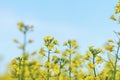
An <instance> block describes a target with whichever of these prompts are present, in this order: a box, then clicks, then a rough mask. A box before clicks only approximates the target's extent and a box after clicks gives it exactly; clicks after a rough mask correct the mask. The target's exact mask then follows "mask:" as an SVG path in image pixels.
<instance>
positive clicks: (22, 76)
mask: <svg viewBox="0 0 120 80" xmlns="http://www.w3.org/2000/svg"><path fill="white" fill-rule="evenodd" d="M25 53H26V31H24V48H23V54H22V59H23V65H22V75H21V80H25V77H24V74H25Z"/></svg>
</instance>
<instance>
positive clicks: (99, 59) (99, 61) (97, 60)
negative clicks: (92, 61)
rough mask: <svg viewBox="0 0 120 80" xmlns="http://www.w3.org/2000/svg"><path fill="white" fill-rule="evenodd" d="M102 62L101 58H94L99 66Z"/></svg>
mask: <svg viewBox="0 0 120 80" xmlns="http://www.w3.org/2000/svg"><path fill="white" fill-rule="evenodd" d="M102 62H103V60H102V58H101V57H100V56H97V57H96V63H97V64H99V63H102Z"/></svg>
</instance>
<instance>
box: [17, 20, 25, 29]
mask: <svg viewBox="0 0 120 80" xmlns="http://www.w3.org/2000/svg"><path fill="white" fill-rule="evenodd" d="M17 25H18V29H19V30H20V31H22V30H23V28H24V23H23V22H18V23H17Z"/></svg>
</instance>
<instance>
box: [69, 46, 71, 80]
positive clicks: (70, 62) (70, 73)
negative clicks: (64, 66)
mask: <svg viewBox="0 0 120 80" xmlns="http://www.w3.org/2000/svg"><path fill="white" fill-rule="evenodd" d="M70 50H71V45H70ZM69 60H70V68H69V77H70V80H71V54H70V56H69Z"/></svg>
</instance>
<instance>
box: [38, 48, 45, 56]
mask: <svg viewBox="0 0 120 80" xmlns="http://www.w3.org/2000/svg"><path fill="white" fill-rule="evenodd" d="M39 53H40V54H41V55H43V56H45V50H44V48H40V52H39Z"/></svg>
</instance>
